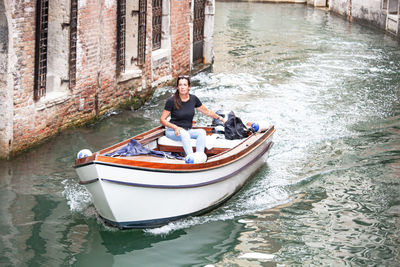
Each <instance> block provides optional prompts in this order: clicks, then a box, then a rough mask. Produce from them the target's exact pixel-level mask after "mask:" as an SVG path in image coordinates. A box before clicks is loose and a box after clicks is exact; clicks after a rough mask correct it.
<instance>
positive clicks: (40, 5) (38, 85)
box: [34, 0, 49, 100]
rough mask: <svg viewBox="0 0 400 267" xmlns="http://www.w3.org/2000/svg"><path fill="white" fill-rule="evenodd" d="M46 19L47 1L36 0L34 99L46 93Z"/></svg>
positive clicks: (47, 11) (47, 13) (47, 17)
mask: <svg viewBox="0 0 400 267" xmlns="http://www.w3.org/2000/svg"><path fill="white" fill-rule="evenodd" d="M48 21H49V1H48V0H38V1H37V6H36V44H35V84H34V98H35V99H36V100H38V99H40V98H41V97H43V96H45V95H46V76H47V37H48Z"/></svg>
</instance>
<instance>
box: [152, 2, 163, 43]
mask: <svg viewBox="0 0 400 267" xmlns="http://www.w3.org/2000/svg"><path fill="white" fill-rule="evenodd" d="M152 7H153V8H152V14H153V25H152V28H153V50H157V49H160V48H161V24H162V0H153V6H152Z"/></svg>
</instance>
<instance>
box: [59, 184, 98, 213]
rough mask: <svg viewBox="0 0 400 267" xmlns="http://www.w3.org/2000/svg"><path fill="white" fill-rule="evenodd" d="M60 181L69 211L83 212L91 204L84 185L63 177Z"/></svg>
mask: <svg viewBox="0 0 400 267" xmlns="http://www.w3.org/2000/svg"><path fill="white" fill-rule="evenodd" d="M61 183H62V184H63V185H64V191H63V192H62V194H63V196H64V197H65V198H66V199H67V204H68V206H69V208H70V210H71V211H73V212H83V211H85V210H86V209H87V208H88V207H89V206H90V205H91V204H92V199H91V197H90V194H89V192H88V191H87V190H86V188H85V187H84V186H82V185H79V184H78V183H77V182H76V181H73V180H72V179H65V180H64V181H62V182H61Z"/></svg>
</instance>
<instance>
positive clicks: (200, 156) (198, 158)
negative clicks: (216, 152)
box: [185, 152, 207, 164]
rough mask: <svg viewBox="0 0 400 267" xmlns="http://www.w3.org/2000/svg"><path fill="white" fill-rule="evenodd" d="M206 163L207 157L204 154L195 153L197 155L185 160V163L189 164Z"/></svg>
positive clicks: (190, 155)
mask: <svg viewBox="0 0 400 267" xmlns="http://www.w3.org/2000/svg"><path fill="white" fill-rule="evenodd" d="M206 161H207V155H206V154H205V153H203V152H195V153H192V154H189V155H187V156H186V158H185V162H186V163H188V164H192V163H204V162H206Z"/></svg>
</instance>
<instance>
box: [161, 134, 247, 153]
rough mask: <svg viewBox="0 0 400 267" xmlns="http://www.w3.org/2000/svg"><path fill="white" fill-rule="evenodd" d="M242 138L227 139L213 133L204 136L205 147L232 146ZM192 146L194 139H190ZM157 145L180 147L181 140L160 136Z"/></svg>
mask: <svg viewBox="0 0 400 267" xmlns="http://www.w3.org/2000/svg"><path fill="white" fill-rule="evenodd" d="M241 141H242V140H228V139H224V138H217V136H215V135H207V136H206V148H207V149H208V150H210V149H212V148H233V147H234V146H236V145H238V144H239V143H240V142H241ZM190 142H191V145H192V147H196V139H190ZM158 144H159V145H164V146H177V147H182V142H181V141H175V140H172V139H170V138H168V137H166V136H162V137H160V138H159V139H158Z"/></svg>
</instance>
